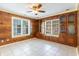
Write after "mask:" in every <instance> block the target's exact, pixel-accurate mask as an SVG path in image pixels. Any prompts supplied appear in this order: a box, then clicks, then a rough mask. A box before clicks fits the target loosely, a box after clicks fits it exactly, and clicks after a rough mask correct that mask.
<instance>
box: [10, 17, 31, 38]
mask: <svg viewBox="0 0 79 59" xmlns="http://www.w3.org/2000/svg"><path fill="white" fill-rule="evenodd" d="M31 27H32V26H31V24H30V20H27V19H22V18H16V17H12V37H20V36H25V35H30V33H31V32H32V31H31V29H32V28H31Z"/></svg>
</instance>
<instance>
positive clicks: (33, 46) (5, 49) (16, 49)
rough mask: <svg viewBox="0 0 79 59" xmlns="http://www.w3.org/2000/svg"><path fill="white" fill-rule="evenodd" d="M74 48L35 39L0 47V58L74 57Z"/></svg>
mask: <svg viewBox="0 0 79 59" xmlns="http://www.w3.org/2000/svg"><path fill="white" fill-rule="evenodd" d="M76 55H77V54H76V48H74V47H70V46H67V45H63V44H59V43H55V42H49V41H45V40H39V39H36V38H33V39H30V40H24V41H20V42H16V43H12V44H7V45H4V46H0V56H76Z"/></svg>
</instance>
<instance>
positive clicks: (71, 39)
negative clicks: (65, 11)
mask: <svg viewBox="0 0 79 59" xmlns="http://www.w3.org/2000/svg"><path fill="white" fill-rule="evenodd" d="M75 15H76V14H71V15H68V19H67V21H68V25H67V36H68V37H67V44H68V45H72V46H74V45H75V44H76V35H77V34H76V23H75V22H76V18H75Z"/></svg>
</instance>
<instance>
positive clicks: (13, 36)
mask: <svg viewBox="0 0 79 59" xmlns="http://www.w3.org/2000/svg"><path fill="white" fill-rule="evenodd" d="M14 20H20V21H21V34H20V35H14V32H15V30H14ZM23 21H26V22H28V33H27V34H23V27H22V26H23ZM31 29H32V28H31V23H30V20H28V19H23V18H19V17H12V38H16V37H22V36H28V35H30V34H31V31H30V30H31ZM16 32H17V30H16Z"/></svg>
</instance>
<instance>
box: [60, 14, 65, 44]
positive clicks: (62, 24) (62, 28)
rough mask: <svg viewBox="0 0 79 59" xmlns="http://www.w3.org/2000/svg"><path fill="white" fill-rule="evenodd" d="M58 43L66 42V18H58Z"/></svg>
mask: <svg viewBox="0 0 79 59" xmlns="http://www.w3.org/2000/svg"><path fill="white" fill-rule="evenodd" d="M59 42H60V43H65V42H66V16H65V15H63V16H60V36H59Z"/></svg>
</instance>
